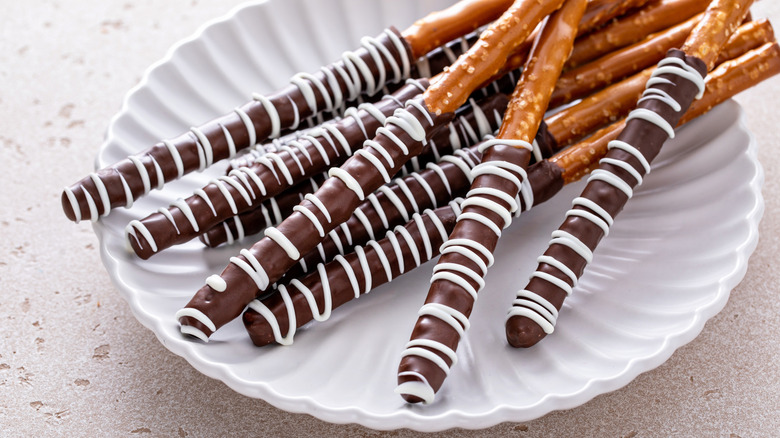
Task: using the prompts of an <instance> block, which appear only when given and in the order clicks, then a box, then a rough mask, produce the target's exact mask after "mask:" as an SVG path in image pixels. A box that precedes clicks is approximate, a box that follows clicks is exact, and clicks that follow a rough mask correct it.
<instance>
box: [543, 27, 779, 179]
mask: <svg viewBox="0 0 780 438" xmlns="http://www.w3.org/2000/svg"><path fill="white" fill-rule="evenodd" d="M743 26H744V25H743ZM778 73H780V47H778V46H777V43H765V44H763V45H761V47H759V48H757V49H752V50H749V51H746V53H744V54H742V55H739V56H738V57H737V58H735V59H733V60H730V61H724V62H722V63H721V64H720V65H718V67H717V68H715V69H714V70H713V71H712V72H710V74H709V75H708V76H707V80H706V88H705V91H704V95H703V96H702V98H701V99H699V100H695V101H694V102H693V104H691V107H690V108H689V109H688V111H687V112H686V113H685V114H684V115H683V116H682V118H681V119H680V122H679V124H678V125H677V126H682V125H684V124H685V123H688V122H689V121H691V120H693V119H694V118H696V117H699V116H701V115H702V114H705V113H706V112H708V111H709V110H711V109H712V108H713V107H715V106H716V105H718V104H720V103H722V102H724V101H725V100H726V99H729V98H731V97H733V96H734V95H736V94H738V93H741V92H742V91H744V90H746V89H748V88H750V87H753V86H755V85H757V84H758V83H760V82H762V81H764V80H766V79H769V78H770V77H772V76H774V75H776V74H778ZM624 127H625V119H621V120H620V121H618V122H615V123H614V124H612V125H609V126H607V127H605V128H602V129H600V130H599V131H597V132H595V133H594V134H593V135H591V136H590V137H588V138H587V139H585V140H583V141H581V142H580V143H578V144H577V145H576V146H572V147H571V148H569V149H566V150H564V151H562V152H559V153H557V154H555V155H554V156H553V157H552V158H550V160H549V161H550V162H552V163H554V164H555V165H556V166H558V167H560V168H561V169H562V170H563V173H562V175H561V178H562V179H563V183H564V184H569V183H571V182H574V181H578V180H579V179H580V178H582V177H583V176H585V175H587V174H588V173H590V172H591V170H592V169H593V168H595V167H596V166H597V165H598V163H597V162H596V161H595V160H594V158H596V159H599V158H601V157H603V156H604V155H606V153H607V151H608V149H607V146H608V144H609V142H610V141H612V140H615V139H617V136H618V134H620V131H622V130H623V128H624Z"/></svg>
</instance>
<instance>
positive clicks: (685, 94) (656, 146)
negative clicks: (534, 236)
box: [506, 49, 707, 347]
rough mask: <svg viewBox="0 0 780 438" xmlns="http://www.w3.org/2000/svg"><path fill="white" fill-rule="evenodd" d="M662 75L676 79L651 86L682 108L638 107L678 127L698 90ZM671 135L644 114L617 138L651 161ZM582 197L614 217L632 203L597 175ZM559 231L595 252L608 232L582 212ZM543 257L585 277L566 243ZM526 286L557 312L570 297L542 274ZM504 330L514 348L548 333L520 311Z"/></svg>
mask: <svg viewBox="0 0 780 438" xmlns="http://www.w3.org/2000/svg"><path fill="white" fill-rule="evenodd" d="M667 57H674V58H679V59H682V60H683V61H684V62H685V63H686V64H687V65H689V66H691V67H693V68H695V69H696V71H698V73H699V74H700V75H701V76H702V77H704V76H705V75H706V72H707V68H706V65H705V64H704V63H703V62H702V61H701V60H700V59H698V58H695V57H690V56H686V55H685V53H684V52H682V51H680V50H676V49H672V50H670V51H669V52H668V54H667ZM659 77H661V78H664V79H667V80H669V81H672V82H673V84H672V85H669V84H663V83H662V84H655V85H653V86H652V88H657V89H660V90H663V91H664V92H666V93H669V95H670V96H671V97H672V98H673V99H674V100H675V101H677V102H678V103H679V104H680V106H681V110H680V111H675V110H674V109H673V108H672V107H671V106H670V105H668V104H666V103H664V102H662V101H660V100H657V99H650V100H645V101H643V102H640V103H639V104H638V106H637V108H644V109H647V110H650V111H653V112H654V113H656V114H658V115H660V116H661V117H662V118H663V119H664V120H666V121H667V122H668V123H669V124H670V125H671V126H677V123H678V122H679V120H680V118H681V117H682V115H683V114H684V113H685V111H686V110H687V109H688V107H689V106H690V105H691V102H692V101H693V99H694V96H695V95H696V94H697V92H698V88H697V87H696V85H695V84H694V83H693V82H691V81H690V80H688V79H684V78H682V77H680V76H677V75H675V74H662V75H659ZM667 138H668V136H667V133H666V131H664V130H663V129H661V128H660V127H658V126H656V125H655V124H653V123H651V122H648V121H646V120H644V119H641V118H633V119H631V120H629V121H628V122H627V124H626V127H625V129H624V130H623V131H622V132H621V133H620V135H619V136H618V140H620V141H624V142H626V143H628V144H630V145H632V146H634V147H635V148H637V149H638V150H639V152H640V153H641V154H642V156H644V158H645V159H646V160H647V161H648V162H652V160H653V159H654V158H655V156H656V155H657V154H658V152H659V151H660V149H661V146H662V145H663V143H664V142H665V141H666V140H667ZM606 157H608V158H612V159H616V160H621V161H623V162H626V163H628V164H630V165H631V166H632V167H633V168H634V169H635V170H636V171H637V172H639V174H640V175H642V176H644V174H645V169H644V167H643V166H642V165H641V163H640V162H639V161H638V160H637V159H636V158H635V157H634V156H633V155H631V154H630V153H628V152H625V151H624V150H622V149H617V148H613V149H610V150H609V152H608V153H607V155H606ZM599 169H603V170H606V171H608V172H611V173H613V174H614V175H616V176H617V177H619V178H620V179H621V180H622V181H624V182H625V183H626V184H628V185H629V186H630V187H631V188H632V189H633V188H634V187H635V186H636V185H637V181H636V180H635V179H634V177H633V176H631V175H630V174H629V173H628V172H626V171H625V170H624V169H622V168H620V167H618V166H614V165H612V164H608V163H602V164H601V165H600V166H599ZM581 196H582V197H583V198H586V199H589V200H591V201H593V202H595V203H596V204H597V205H599V206H601V207H602V208H603V209H604V210H606V212H607V213H608V214H609V215H610V216H611V217H612V218H615V217H616V216H617V214H618V213H620V211H621V210H622V209H623V207H624V205H625V203H626V202H627V201H628V196H627V195H626V194H625V193H624V192H623V191H621V190H620V189H618V188H617V187H615V186H614V185H612V184H610V183H607V182H604V181H602V180H598V179H591V180H589V182H588V184H587V185H586V187H585V189H584V190H583V192H582V195H581ZM573 209H574V210H585V211H587V212H590V213H592V214H595V215H597V216H599V217H601V215H600V214H599V213H598V212H597V211H593V210H591V209H589V208H587V207H584V206H581V205H576V206H575V207H574V208H573ZM559 229H560V230H563V231H566V232H568V233H570V234H572V235H573V236H575V237H576V238H577V239H579V240H580V241H581V242H582V243H584V244H585V245H586V246H587V247H588V248H589V249H590V250H591V251H593V250H595V248H596V246H597V245H598V243H599V242H600V241H601V239H602V238H603V236H604V231H603V230H602V229H601V228H600V227H599V226H598V225H596V224H595V223H594V222H592V221H590V220H588V219H585V218H582V217H579V216H569V217H567V219H566V220H565V221H564V222H563V224H562V225H561V226H560V228H559ZM544 255H545V256H550V257H553V258H555V259H556V260H558V261H560V262H562V263H563V264H564V265H566V266H567V267H568V268H569V269H571V270H572V271H573V272H574V273H575V274H576V276H577V278H579V277H580V276H581V275H582V273H583V271H584V269H585V267H586V261H585V259H584V258H582V257H581V256H579V255H578V254H577V253H576V252H574V251H573V250H572V249H570V248H569V247H568V246H565V245H562V244H557V243H554V244H552V245H550V246H549V247H548V249H547V250H546V251H545V252H544ZM537 271H540V272H545V273H548V274H550V275H553V276H555V277H556V278H559V279H560V280H562V281H564V282H566V283H567V284H568V285H569V286H573V282H572V280H571V279H570V278H569V277H568V276H567V275H565V274H564V273H563V272H562V271H560V270H559V269H558V268H556V267H554V266H551V265H549V264H547V263H540V264H539V265H538V267H537ZM525 289H526V290H528V291H531V292H533V293H536V294H538V295H539V296H540V297H542V298H543V299H544V300H546V301H548V302H549V303H551V304H552V305H553V306H555V308H556V309H558V310H560V308H561V306H562V305H563V300H564V298H565V297H566V291H564V290H563V289H561V288H560V287H558V286H555V285H553V284H552V283H550V282H548V281H546V280H544V279H540V278H538V277H532V278H531V280H530V281H529V283H528V285H527V286H526V288H525ZM523 299H525V298H523ZM515 305H517V304H515ZM506 333H507V340H508V342H509V343H510V345H512V346H515V347H529V346H531V345H534V344H536V342H538V341H539V340H540V339H542V338H543V337H544V336H545V335H546V333H545V332H544V330H543V329H542V328H541V326H539V325H538V324H537V323H536V322H534V321H533V320H531V319H530V318H528V317H526V316H521V315H513V316H511V317H510V318H509V319H508V320H507V323H506Z"/></svg>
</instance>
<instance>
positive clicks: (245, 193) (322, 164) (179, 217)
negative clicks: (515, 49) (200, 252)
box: [127, 80, 506, 259]
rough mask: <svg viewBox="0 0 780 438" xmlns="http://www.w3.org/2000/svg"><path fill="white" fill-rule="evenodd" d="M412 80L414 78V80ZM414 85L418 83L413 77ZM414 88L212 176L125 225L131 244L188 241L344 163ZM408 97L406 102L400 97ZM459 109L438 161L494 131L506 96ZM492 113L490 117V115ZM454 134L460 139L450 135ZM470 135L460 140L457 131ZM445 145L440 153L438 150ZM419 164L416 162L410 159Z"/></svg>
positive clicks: (431, 155)
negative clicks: (496, 114) (455, 148)
mask: <svg viewBox="0 0 780 438" xmlns="http://www.w3.org/2000/svg"><path fill="white" fill-rule="evenodd" d="M410 81H413V80H410ZM414 82H415V83H417V82H419V81H414ZM415 91H419V90H418V89H416V88H414V89H411V90H410V91H409V92H408V93H404V92H403V91H402V90H399V92H398V93H397V95H396V96H392V97H390V98H388V99H383V101H382V102H380V103H384V105H383V106H374V105H372V104H366V105H361V107H360V110H358V111H357V112H355V113H354V114H351V116H350V117H346V118H344V119H342V120H341V121H339V122H337V123H333V124H326V125H323V128H324V129H321V130H319V131H317V132H316V133H312V135H308V136H304V137H302V138H301V139H300V140H295V141H292V142H290V143H289V144H288V145H285V146H283V147H282V148H281V149H282V150H280V151H279V152H271V153H267V154H265V155H263V156H261V157H259V158H258V159H257V162H256V163H254V164H253V165H251V166H250V167H245V168H239V169H237V170H234V171H231V173H230V174H229V175H228V176H225V177H221V178H218V179H216V180H212V181H211V182H210V183H209V184H208V185H207V186H205V187H203V188H202V189H200V190H199V191H196V193H195V194H194V195H192V196H190V197H188V198H187V199H184V200H179V201H177V202H175V203H174V204H173V205H172V206H171V207H170V208H168V209H160V210H159V211H158V212H157V213H153V214H152V215H150V216H148V217H146V218H143V219H141V220H138V221H133V222H131V223H130V224H129V225H128V227H127V234H128V238H129V240H130V246H131V247H132V248H133V250H135V252H136V254H137V255H138V256H139V257H141V258H144V259H145V258H148V257H150V256H152V255H154V254H155V253H157V252H160V251H162V250H164V249H166V248H169V247H171V246H172V245H175V244H179V243H183V242H186V241H188V240H190V239H192V238H194V237H196V236H198V235H199V234H200V232H201V230H208V229H210V228H212V227H214V226H215V225H217V224H219V223H220V222H222V221H224V220H227V219H228V218H231V217H233V216H235V215H237V214H239V213H243V212H245V211H250V210H252V209H254V208H255V207H257V206H258V205H259V204H260V203H261V202H262V201H264V200H266V199H268V198H269V197H272V196H275V195H277V194H279V193H282V192H283V191H284V190H286V189H287V188H289V187H291V186H293V185H295V184H298V183H300V182H302V181H305V180H306V179H308V178H310V177H311V175H316V174H319V173H320V172H324V171H326V170H327V169H328V167H329V166H338V165H340V164H342V163H344V162H345V161H346V160H347V158H349V156H351V155H352V153H353V151H355V150H356V149H357V148H359V147H360V145H362V143H363V141H365V140H368V139H369V138H372V137H373V135H374V134H375V133H376V132H377V130H378V129H379V127H380V126H381V125H382V123H383V122H384V120H385V119H384V118H385V117H387V116H389V115H390V113H392V111H393V110H394V109H398V108H400V107H401V104H402V102H403V101H405V100H406V99H407V98H408V97H409V96H410V95H412V94H414V92H415ZM402 99H404V100H402ZM472 103H473V105H471V104H469V105H467V106H466V107H465V108H462V109H461V110H459V111H458V113H457V115H456V118H455V120H454V121H453V122H452V124H450V126H449V127H447V126H446V124H445V125H443V126H441V127H440V128H441V129H444V132H442V134H443V135H442V136H440V137H439V138H438V139H437V140H438V141H437V142H432V141H429V142H428V144H427V145H426V146H425V147H424V148H423V150H422V155H423V157H424V159H425V158H428V159H435V157H438V156H440V154H441V153H445V154H446V153H448V152H449V151H450V149H449V147H448V146H449V145H450V143H452V145H453V146H457V145H458V143H460V142H467V141H469V138H468V137H471V139H470V141H471V142H472V143H475V142H477V141H478V140H479V139H481V138H482V136H484V135H486V134H491V133H492V132H494V131H493V129H494V128H491V125H492V126H495V122H491V121H492V120H493V117H492V115H493V114H494V112H495V111H494V110H498V111H501V112H503V109H504V108H505V107H506V97H505V96H503V95H495V96H491V97H488V98H486V99H483V100H481V101H480V102H473V101H472ZM488 114H490V117H488ZM437 128H439V127H438V126H437ZM453 132H454V133H455V136H456V138H453V137H451V135H450V134H451V133H453ZM459 132H461V133H464V134H465V136H466V138H464V139H463V140H461V139H460V137H459V136H458V133H459ZM440 147H441V148H442V150H441V151H439V150H438V148H440ZM412 164H416V163H412Z"/></svg>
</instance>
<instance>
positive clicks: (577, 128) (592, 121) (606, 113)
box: [546, 20, 774, 146]
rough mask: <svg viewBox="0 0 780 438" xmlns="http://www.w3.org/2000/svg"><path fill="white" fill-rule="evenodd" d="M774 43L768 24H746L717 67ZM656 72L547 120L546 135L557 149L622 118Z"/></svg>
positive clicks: (620, 84)
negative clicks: (752, 50)
mask: <svg viewBox="0 0 780 438" xmlns="http://www.w3.org/2000/svg"><path fill="white" fill-rule="evenodd" d="M773 40H774V32H773V31H772V26H771V25H770V23H769V21H767V20H759V21H755V22H749V23H745V24H743V25H742V26H740V27H739V28H738V29H737V30H736V32H734V35H732V37H731V38H730V39H729V40H728V42H727V43H726V45H725V47H724V48H723V50H722V51H721V58H722V59H721V60H720V62H719V64H720V63H721V62H723V61H725V60H727V59H731V58H736V57H738V56H740V55H742V54H744V53H746V52H747V51H749V50H751V49H754V48H756V47H759V46H761V45H762V44H764V43H767V42H770V41H773ZM654 70H655V66H653V67H650V68H647V69H645V70H643V71H641V72H640V73H637V74H635V75H633V76H631V77H629V78H626V79H623V80H622V81H620V82H617V83H615V84H612V85H610V86H608V87H606V88H604V89H602V90H600V91H598V92H596V93H594V94H591V95H589V96H588V97H586V98H584V99H582V100H581V101H580V102H579V103H578V104H577V105H573V106H570V107H568V108H566V109H564V110H562V111H560V112H558V113H556V114H554V115H553V116H551V117H548V118H547V120H546V121H547V125H548V131H549V132H550V135H552V137H553V138H554V139H555V141H556V143H558V145H559V146H566V145H568V144H571V143H572V142H574V141H576V140H577V139H578V137H580V136H582V135H585V134H587V133H589V132H592V131H593V130H594V129H596V128H598V127H600V126H603V125H605V124H607V123H611V122H614V121H615V120H616V119H618V118H622V117H624V116H625V115H626V114H628V112H629V111H631V110H632V109H633V108H634V107H635V106H636V102H637V100H638V99H639V98H640V97H641V95H642V92H643V91H644V89H645V83H646V82H647V80H648V79H649V78H650V75H651V74H652V72H653V71H654Z"/></svg>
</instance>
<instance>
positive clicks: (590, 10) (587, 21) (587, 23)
mask: <svg viewBox="0 0 780 438" xmlns="http://www.w3.org/2000/svg"><path fill="white" fill-rule="evenodd" d="M646 3H648V0H625V1H618V2H615V1H610V0H589V1H588V6H587V9H585V13H584V14H583V15H582V19H581V20H580V25H581V26H582V27H578V29H577V36H581V35H583V34H585V33H587V32H588V31H590V30H591V29H593V28H595V27H596V26H597V25H598V24H599V23H601V24H603V23H606V22H608V21H609V20H611V19H613V18H616V17H619V16H621V15H623V14H625V13H626V12H628V11H630V10H632V9H637V8H641V7H642V6H644V5H645V4H646Z"/></svg>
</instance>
